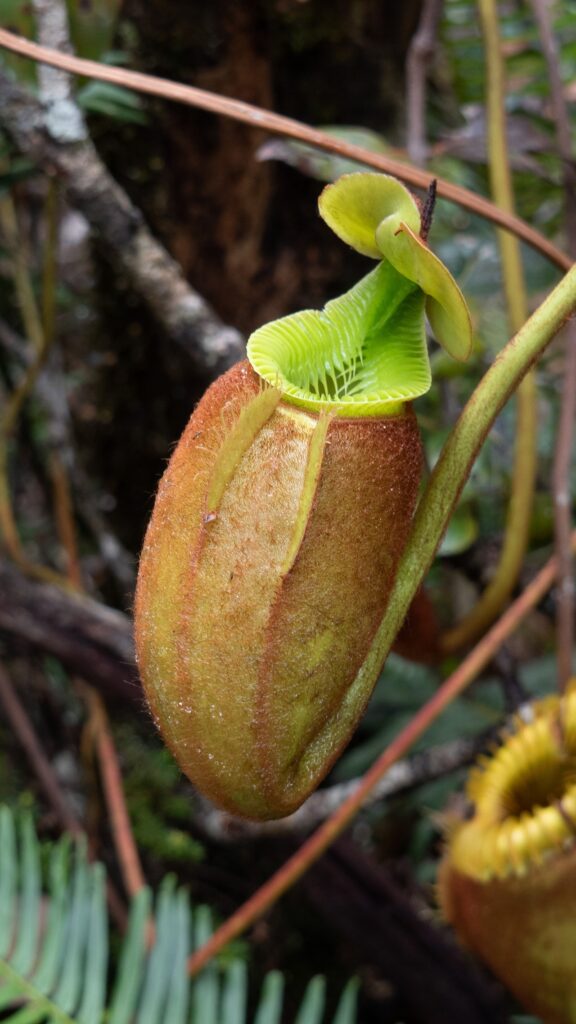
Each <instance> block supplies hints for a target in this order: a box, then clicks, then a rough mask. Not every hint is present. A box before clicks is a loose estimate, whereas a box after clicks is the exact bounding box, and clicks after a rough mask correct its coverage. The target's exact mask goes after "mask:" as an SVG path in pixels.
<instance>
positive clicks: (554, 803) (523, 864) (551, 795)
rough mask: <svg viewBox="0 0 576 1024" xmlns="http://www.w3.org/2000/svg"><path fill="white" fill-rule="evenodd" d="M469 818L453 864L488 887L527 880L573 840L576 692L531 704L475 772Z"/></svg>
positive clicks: (453, 849)
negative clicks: (525, 718)
mask: <svg viewBox="0 0 576 1024" xmlns="http://www.w3.org/2000/svg"><path fill="white" fill-rule="evenodd" d="M468 795H469V797H470V799H471V800H472V802H473V804H474V808H475V810H474V816H473V818H472V819H471V820H470V821H468V822H466V823H465V824H463V825H462V826H460V827H459V828H458V831H457V832H456V833H455V835H454V837H453V841H452V843H451V859H452V863H453V865H454V866H455V867H456V868H457V870H459V871H461V872H462V873H463V874H465V875H468V876H471V877H473V878H476V879H477V880H478V881H483V882H487V881H490V880H491V879H503V878H509V877H511V876H522V875H525V874H526V873H527V872H528V871H530V870H531V869H533V868H535V867H538V866H540V865H541V864H543V863H544V861H546V860H547V859H549V858H550V857H552V856H554V855H555V854H558V853H560V852H563V851H565V850H566V849H568V848H570V847H572V846H573V845H574V844H575V842H576V693H571V694H568V695H567V696H565V697H563V698H558V697H551V698H548V699H546V700H544V701H540V702H538V703H537V704H536V705H535V706H534V719H533V721H531V722H529V723H525V722H519V723H518V724H517V731H516V732H514V733H513V734H512V735H511V736H509V737H508V738H507V739H506V740H505V741H504V742H503V744H502V746H500V747H499V748H498V749H497V750H496V751H495V752H494V753H493V754H492V756H489V757H486V758H484V759H482V761H481V762H480V764H479V766H478V767H477V768H476V770H475V771H473V773H472V775H471V777H470V781H469V785H468Z"/></svg>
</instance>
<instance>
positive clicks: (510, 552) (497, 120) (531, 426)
mask: <svg viewBox="0 0 576 1024" xmlns="http://www.w3.org/2000/svg"><path fill="white" fill-rule="evenodd" d="M479 11H480V21H481V24H482V33H483V37H484V50H485V55H486V110H487V122H488V123H487V141H488V166H489V172H490V186H491V191H492V196H493V198H494V201H495V202H496V203H497V204H498V206H500V207H501V208H502V209H503V210H507V211H508V212H509V213H514V189H513V184H512V175H511V172H510V161H509V154H508V142H507V136H506V111H505V98H506V95H505V66H504V58H503V55H502V41H501V38H500V28H499V24H498V9H497V6H496V0H479ZM498 244H499V247H500V258H501V262H502V276H503V284H504V293H505V296H506V307H507V311H508V324H509V327H510V330H511V332H516V331H519V330H520V328H521V327H522V324H523V323H524V322H525V320H526V317H527V315H528V302H527V299H526V288H525V284H524V272H523V268H522V257H521V254H520V244H519V242H518V239H517V238H514V236H513V235H509V234H508V233H507V232H505V231H498ZM536 400H537V394H536V376H535V373H534V371H531V372H530V373H528V374H526V376H525V378H524V380H523V381H522V383H521V384H520V387H519V388H518V396H517V401H516V431H515V439H514V464H513V468H512V479H511V487H510V500H509V502H508V511H507V514H506V525H505V530H504V537H503V542H502V550H501V552H500V558H499V560H498V564H497V566H496V569H495V572H494V575H493V577H492V579H491V581H490V583H489V585H488V586H487V587H486V589H485V591H484V593H483V594H482V596H481V597H480V599H479V600H478V602H477V603H476V604H475V605H474V607H473V608H472V609H471V611H470V612H469V613H468V615H466V616H465V618H464V619H462V621H461V622H459V623H458V624H457V625H456V626H455V627H454V628H452V629H450V630H449V631H448V632H447V633H445V634H444V636H442V637H441V645H442V648H443V649H444V651H445V652H446V653H447V654H452V653H454V652H455V651H459V650H460V649H461V648H463V647H466V646H468V645H469V644H470V643H473V642H474V641H475V640H476V639H477V637H479V636H480V635H481V634H482V632H483V631H484V630H485V629H487V627H488V626H490V625H491V624H492V623H493V622H494V620H495V619H496V618H497V616H498V615H499V614H500V612H501V610H502V608H503V607H504V606H505V604H506V602H507V601H508V599H509V597H510V596H511V594H512V592H513V590H514V587H515V585H516V582H517V580H518V577H519V575H520V570H521V568H522V563H523V561H524V556H525V554H526V548H527V547H528V539H529V532H530V521H531V518H532V506H533V503H534V488H535V484H536V462H537V451H536V433H537V408H536Z"/></svg>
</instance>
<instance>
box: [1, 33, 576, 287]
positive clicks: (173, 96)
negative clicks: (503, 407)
mask: <svg viewBox="0 0 576 1024" xmlns="http://www.w3.org/2000/svg"><path fill="white" fill-rule="evenodd" d="M0 46H5V47H6V48H7V49H9V50H12V51H13V52H14V53H20V54H22V56H24V57H30V58H31V59H32V60H36V61H40V62H44V63H46V64H50V65H51V66H52V67H57V68H62V69H64V70H66V71H70V72H71V73H73V74H77V75H86V76H88V77H89V78H96V79H99V80H100V81H103V82H114V83H115V84H116V85H123V86H125V87H127V88H129V89H136V90H138V91H139V92H144V93H148V94H149V95H151V96H160V97H162V98H164V99H168V100H172V101H174V102H176V103H184V104H187V105H188V106H193V107H198V108H199V109H201V110H207V111H209V112H211V113H213V114H219V115H221V116H223V117H231V118H234V119H235V120H236V121H241V122H243V123H244V124H249V125H251V126H252V127H253V128H263V129H265V130H267V131H269V132H272V133H274V134H276V135H286V136H288V137H289V138H292V139H298V140H299V141H300V142H306V143H308V144H309V145H311V146H317V147H318V148H319V149H324V150H327V151H329V152H332V153H338V154H339V155H340V156H344V157H346V158H348V159H350V160H354V161H356V162H357V163H360V164H364V165H365V166H366V167H374V168H375V169H376V170H379V171H384V172H385V173H387V174H393V175H395V176H396V177H397V178H400V179H401V180H402V181H406V182H407V183H408V184H409V185H414V186H415V187H416V188H423V189H427V188H428V186H429V185H430V180H431V175H430V174H427V173H426V172H425V171H421V170H419V169H418V168H416V167H411V166H410V165H409V164H405V163H402V162H401V161H400V160H394V159H392V158H391V157H387V156H383V155H382V154H380V153H371V152H370V151H369V150H366V149H363V148H362V147H361V146H355V145H353V144H352V143H349V142H345V141H344V140H343V139H336V138H333V137H332V136H328V135H326V134H325V133H324V132H322V131H319V130H318V129H316V128H311V127H309V126H308V125H305V124H302V123H301V122H300V121H295V120H294V119H293V118H291V117H285V116H284V115H282V114H274V113H271V112H270V111H268V110H263V109H262V108H261V107H256V106H254V105H253V104H251V103H244V102H242V101H241V100H233V99H229V98H228V97H226V96H218V95H217V94H215V93H211V92H207V91H206V90H205V89H198V88H196V87H195V86H191V85H180V84H179V83H177V82H171V81H169V80H168V79H165V78H157V77H155V76H153V75H145V74H143V73H142V72H141V71H127V70H126V69H125V68H117V67H112V66H110V65H108V64H99V63H98V62H97V61H92V60H84V59H81V58H79V57H70V56H68V55H67V54H63V53H59V52H57V51H56V50H51V49H48V48H46V47H44V46H39V45H38V44H37V43H33V42H30V41H29V40H28V39H22V38H21V37H19V36H16V35H14V34H13V33H12V32H7V31H6V30H5V29H0ZM0 83H1V84H2V85H3V87H4V92H5V94H6V98H5V102H4V110H3V112H2V118H3V121H4V123H5V124H6V125H7V126H8V128H9V130H10V131H11V133H12V134H14V135H15V137H19V138H20V140H21V139H22V137H23V132H24V136H26V135H31V134H36V135H37V129H38V124H37V122H38V116H39V110H38V105H37V104H35V103H30V97H26V96H25V94H23V91H22V90H19V89H17V88H16V87H15V86H14V85H13V83H12V82H11V81H10V80H9V78H8V76H7V75H5V74H0ZM25 107H27V108H28V114H27V118H28V119H29V124H28V125H24V124H23V123H18V122H23V121H24V115H25V110H24V108H25ZM38 142H39V140H38V138H36V146H35V148H36V149H37V150H38ZM19 144H20V142H19ZM21 148H22V147H21ZM28 148H30V147H28ZM43 148H44V150H45V145H44V147H43ZM51 152H52V155H53V158H54V159H56V165H57V166H59V162H58V152H57V151H51ZM60 163H61V161H60ZM116 188H117V186H116ZM438 195H440V196H442V197H443V198H445V199H448V200H450V201H451V202H453V203H457V204H458V205H459V206H463V207H464V208H465V209H467V210H472V211H473V212H474V213H477V214H479V215H480V216H481V217H485V218H486V219H487V220H490V221H492V222H493V223H494V224H498V225H499V226H500V227H502V228H505V229H506V230H507V231H511V232H512V233H513V234H516V235H517V236H518V238H522V239H523V240H524V241H525V242H527V243H528V244H529V245H531V246H533V247H534V248H535V249H537V250H538V251H539V252H541V253H542V254H543V255H544V256H547V257H548V258H549V259H550V260H551V261H552V262H553V263H554V264H555V265H556V266H557V267H560V268H561V269H562V270H568V269H569V268H570V267H571V266H572V260H570V259H569V258H568V257H567V256H566V255H565V254H564V253H563V252H561V251H560V250H559V249H557V248H556V246H555V245H553V244H552V242H549V241H548V239H547V238H545V237H544V236H543V235H541V234H540V232H539V231H536V230H535V229H534V228H532V227H530V225H529V224H526V223H525V222H524V221H523V220H521V219H520V218H519V217H515V216H513V215H511V214H509V213H506V212H505V211H504V210H500V209H499V208H498V207H497V206H495V205H494V203H491V202H490V200H489V199H485V198H484V197H483V196H478V195H475V194H474V193H473V192H470V191H469V190H468V189H466V188H462V187H461V186H460V185H453V184H452V183H451V182H449V181H445V180H444V179H443V178H438ZM87 215H88V214H87Z"/></svg>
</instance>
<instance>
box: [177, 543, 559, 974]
mask: <svg viewBox="0 0 576 1024" xmlns="http://www.w3.org/2000/svg"><path fill="white" fill-rule="evenodd" d="M572 543H573V545H576V532H575V533H574V534H573V536H572ZM557 571H558V562H557V559H556V557H555V556H554V557H552V558H551V559H550V560H549V561H548V562H547V563H546V565H545V566H544V568H543V569H541V570H540V572H539V573H538V575H537V576H536V577H535V578H534V579H533V580H532V582H531V583H530V584H529V585H528V586H527V587H526V589H525V591H524V593H523V594H521V595H520V597H519V598H517V600H516V601H514V603H513V604H511V605H510V607H509V608H508V609H507V611H506V612H505V613H504V615H503V616H502V618H501V619H500V620H499V621H498V622H497V623H496V624H495V625H494V626H492V629H490V630H489V632H488V633H486V635H485V636H484V637H483V638H482V640H481V641H480V642H479V643H478V644H477V645H476V647H475V648H474V649H473V650H472V651H471V652H470V654H469V655H468V656H467V657H466V658H465V659H464V661H463V662H462V664H461V665H460V666H459V668H457V669H456V671H455V672H453V673H452V675H451V676H449V678H448V679H447V680H446V681H445V682H444V683H443V684H442V686H441V687H440V689H439V690H438V691H437V692H436V693H435V694H434V696H433V697H432V698H431V699H430V700H429V701H428V702H427V703H426V704H425V705H424V706H423V707H422V708H421V709H420V711H419V712H418V713H417V714H416V715H414V717H413V718H412V719H411V720H410V722H409V723H408V725H407V726H405V728H404V729H402V731H401V732H400V733H399V734H398V736H397V737H396V739H395V740H393V741H392V743H391V744H390V746H389V747H388V749H387V750H385V751H384V753H383V754H382V755H381V756H380V757H379V758H378V760H377V761H375V763H374V764H373V765H372V767H371V768H370V769H369V770H368V771H367V772H366V774H365V776H364V778H363V779H362V781H361V783H360V785H359V786H358V788H357V789H356V791H355V792H354V793H353V794H351V796H349V797H348V799H347V800H345V801H344V803H343V804H342V805H341V806H340V807H339V808H338V810H337V811H336V812H335V813H334V814H333V815H331V817H330V818H328V820H327V821H325V822H324V824H323V825H321V827H320V828H319V829H318V830H317V831H316V832H314V834H313V835H312V836H311V837H310V838H309V839H307V840H306V842H305V843H304V844H303V845H302V846H301V847H300V849H299V850H298V851H297V852H296V853H295V854H294V855H293V856H292V857H290V858H289V860H287V861H286V862H285V863H284V864H283V865H282V867H281V868H280V869H279V870H278V871H277V872H276V873H275V874H274V875H272V877H271V878H270V879H269V880H268V881H267V882H265V883H264V885H262V886H261V887H260V889H258V890H257V892H255V893H254V895H253V896H251V897H250V899H249V900H247V901H246V903H244V904H243V905H242V906H241V907H239V908H238V910H237V911H236V912H235V913H234V914H232V916H231V917H229V918H228V920H227V921H225V922H224V924H222V925H221V926H220V928H218V929H217V930H216V931H215V932H214V934H213V935H212V937H211V938H210V939H209V940H208V942H207V943H206V944H205V945H204V946H202V947H201V948H200V949H199V950H197V951H196V952H195V953H194V954H193V955H192V956H191V957H190V959H189V961H188V969H189V972H190V973H191V974H197V973H198V972H199V971H201V970H202V968H203V967H205V965H206V964H207V963H208V962H209V961H210V960H211V959H212V958H213V957H214V956H216V954H217V953H218V952H219V951H220V950H221V949H222V948H223V947H224V946H225V945H226V944H227V943H228V942H230V941H231V940H232V939H235V938H237V936H238V935H241V934H242V932H244V931H246V929H247V928H249V927H250V925H252V924H253V923H254V921H256V920H257V919H258V918H259V917H261V916H262V915H263V914H264V913H265V912H266V911H267V910H268V909H269V907H271V906H272V905H273V904H274V903H275V902H276V901H277V900H278V899H279V898H280V896H283V895H284V893H285V892H286V891H287V890H288V889H289V888H290V887H291V886H292V885H294V883H295V882H297V881H298V880H299V879H300V878H301V877H302V875H303V874H304V873H305V872H306V871H307V870H308V868H309V867H310V866H311V865H312V864H314V862H315V861H316V860H318V858H319V857H320V856H321V855H322V854H323V853H324V851H325V850H326V849H327V848H328V847H329V846H330V844H331V843H333V842H334V840H335V839H336V838H337V837H338V836H339V835H340V834H341V832H343V831H344V829H345V828H346V827H347V826H348V825H349V823H350V822H351V820H352V819H353V818H354V816H355V815H356V814H357V813H358V811H359V810H360V808H361V807H362V806H363V804H364V801H365V800H366V798H367V797H368V795H369V794H370V793H371V792H372V790H373V789H374V786H376V785H377V783H378V782H379V781H380V779H381V778H382V777H383V775H385V773H386V772H387V771H388V769H389V768H390V767H391V766H392V765H393V764H394V763H395V762H396V761H398V759H399V758H400V757H403V755H404V754H405V753H406V751H407V750H409V748H410V747H411V746H412V744H413V743H415V742H416V740H417V739H419V738H420V736H422V734H423V733H424V732H425V731H426V729H427V728H428V727H429V726H430V725H431V724H432V722H434V721H435V720H436V718H438V716H439V715H440V713H441V712H442V711H444V709H445V708H446V707H448V705H449V704H450V703H451V702H452V701H453V700H454V698H455V697H457V696H458V695H459V694H460V693H462V691H463V690H465V689H466V687H467V686H468V685H469V683H471V682H472V680H473V679H475V678H476V676H477V675H478V674H479V672H481V671H482V669H483V668H484V667H485V666H486V665H487V664H488V663H489V661H490V659H491V658H492V657H493V656H494V653H495V651H497V650H498V648H499V647H500V646H501V645H502V644H503V643H504V641H505V640H506V638H507V637H508V636H509V635H510V633H511V632H512V631H513V630H514V629H515V628H516V627H517V626H518V625H519V624H520V622H521V621H522V619H523V618H524V617H525V616H526V615H527V613H528V612H529V611H530V609H531V608H533V607H534V606H535V605H536V604H537V603H538V601H540V600H541V598H542V597H543V596H544V594H545V593H546V591H547V590H549V588H550V587H551V586H552V583H553V582H554V579H555V577H556V573H557Z"/></svg>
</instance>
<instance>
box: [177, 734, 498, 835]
mask: <svg viewBox="0 0 576 1024" xmlns="http://www.w3.org/2000/svg"><path fill="white" fill-rule="evenodd" d="M479 748H480V743H479V741H478V739H471V740H469V739H465V740H454V741H453V742H451V743H444V744H442V746H438V747H430V748H429V749H428V750H425V751H423V752H422V753H419V754H414V756H413V757H411V758H407V759H406V760H404V761H398V762H397V763H396V764H395V765H393V766H392V767H391V768H390V771H389V772H388V773H387V775H386V776H385V777H384V778H383V779H381V780H380V782H379V783H378V784H377V785H376V786H374V789H373V790H372V791H371V793H370V794H369V796H368V797H367V799H366V801H365V803H364V807H370V806H371V805H372V804H375V803H377V802H379V801H380V800H386V799H389V798H390V797H391V796H396V795H398V794H399V793H404V792H406V791H407V790H410V789H414V788H415V787H416V786H421V785H422V784H423V783H425V782H433V781H434V780H436V779H441V778H444V777H445V776H446V775H451V774H452V772H455V771H457V770H458V768H462V767H463V766H464V765H466V764H470V762H471V761H472V760H473V758H474V756H475V755H476V754H477V753H478V750H479ZM358 786H359V780H358V779H353V780H351V781H350V782H341V783H338V784H336V785H334V786H328V787H327V788H326V789H319V790H317V791H316V792H315V793H312V796H309V797H308V799H307V800H306V802H305V803H304V804H302V807H300V808H298V810H297V811H295V813H294V814H290V815H289V816H288V817H287V818H280V819H279V820H278V821H262V822H260V821H259V822H252V821H245V820H244V819H243V818H236V817H234V815H232V814H227V813H226V812H225V811H220V810H218V809H217V808H216V807H213V806H212V805H211V804H208V803H207V804H206V806H205V807H203V809H202V811H201V813H200V814H199V816H198V819H197V820H198V824H199V825H200V827H201V828H202V829H203V831H204V832H206V834H207V835H209V836H210V838H211V839H217V840H219V841H220V842H237V841H238V840H240V839H259V838H262V837H265V836H278V835H301V834H304V833H306V832H310V831H311V830H312V829H313V828H316V826H317V825H319V824H320V823H321V822H322V821H325V820H326V818H328V817H329V816H330V815H331V814H333V813H334V811H336V810H337V808H339V807H340V806H341V805H342V804H343V803H344V802H345V800H347V799H348V797H349V796H351V795H352V794H353V793H355V792H356V790H357V789H358Z"/></svg>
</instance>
